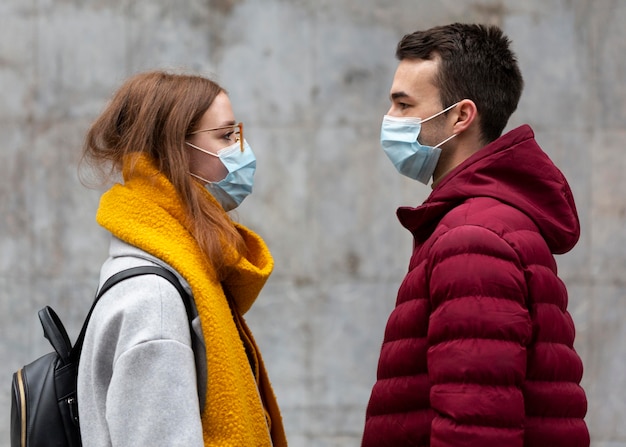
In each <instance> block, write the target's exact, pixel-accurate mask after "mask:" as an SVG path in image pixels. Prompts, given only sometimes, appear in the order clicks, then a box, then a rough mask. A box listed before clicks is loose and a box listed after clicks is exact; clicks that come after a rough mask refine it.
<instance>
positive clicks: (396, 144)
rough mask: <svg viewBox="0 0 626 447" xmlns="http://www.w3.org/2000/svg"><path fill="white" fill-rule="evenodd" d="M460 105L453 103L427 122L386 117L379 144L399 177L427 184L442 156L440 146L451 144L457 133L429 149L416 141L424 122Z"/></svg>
mask: <svg viewBox="0 0 626 447" xmlns="http://www.w3.org/2000/svg"><path fill="white" fill-rule="evenodd" d="M457 104H458V103H456V104H452V105H451V106H450V107H448V108H446V109H444V110H442V111H441V112H439V113H436V114H434V115H433V116H431V117H429V118H426V119H420V118H413V117H406V118H405V117H402V118H400V117H395V116H390V115H385V116H384V117H383V124H382V127H381V131H380V143H381V145H382V147H383V150H384V151H385V153H386V154H387V157H389V159H390V160H391V162H392V163H393V165H394V166H395V167H396V169H397V170H398V172H399V173H400V174H402V175H406V176H407V177H409V178H412V179H413V180H417V181H418V182H421V183H423V184H425V185H426V184H427V183H428V181H429V180H430V178H431V177H432V176H433V173H434V172H435V168H436V167H437V162H438V161H439V156H440V155H441V149H440V148H439V146H441V145H442V144H444V143H446V142H448V141H450V140H451V139H452V138H454V137H455V136H456V134H453V135H452V136H451V137H449V138H446V139H445V140H443V141H442V142H441V143H439V144H438V145H436V146H426V145H424V144H421V143H420V142H419V141H417V138H418V137H419V134H420V131H421V129H422V123H425V122H426V121H429V120H431V119H433V118H435V117H437V116H439V115H441V114H442V113H445V112H447V111H448V110H450V109H451V108H453V107H454V106H456V105H457Z"/></svg>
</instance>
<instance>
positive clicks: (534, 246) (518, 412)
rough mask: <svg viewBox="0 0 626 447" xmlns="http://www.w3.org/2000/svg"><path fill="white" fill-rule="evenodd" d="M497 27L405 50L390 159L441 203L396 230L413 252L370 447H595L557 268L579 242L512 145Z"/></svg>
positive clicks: (544, 183)
mask: <svg viewBox="0 0 626 447" xmlns="http://www.w3.org/2000/svg"><path fill="white" fill-rule="evenodd" d="M509 45H510V42H509V40H508V38H507V37H506V36H504V35H503V33H502V31H501V30H500V29H499V28H497V27H493V26H482V25H466V24H458V23H457V24H452V25H449V26H442V27H436V28H432V29H429V30H426V31H417V32H415V33H413V34H410V35H407V36H405V37H404V38H403V39H402V40H401V41H400V43H399V44H398V48H397V52H396V56H397V58H398V59H399V61H400V62H399V65H398V67H397V71H396V73H395V76H394V79H393V85H392V87H391V96H390V98H391V108H390V109H389V112H388V115H386V116H385V117H384V119H383V125H382V131H381V143H382V146H383V149H384V151H385V152H386V153H387V155H388V156H389V158H390V159H391V160H392V162H393V163H394V165H395V166H396V168H397V169H398V171H399V172H400V173H402V174H404V175H407V176H409V177H411V178H413V179H416V180H419V181H421V182H423V183H427V182H428V181H429V180H430V178H431V177H432V178H433V191H432V193H431V194H430V196H429V197H428V199H427V200H426V201H425V202H424V203H423V204H422V206H420V207H417V208H409V207H402V208H400V209H398V212H397V215H398V218H399V220H400V222H401V224H402V225H403V226H404V227H406V228H407V229H408V230H409V231H411V233H412V234H413V237H414V250H413V255H412V257H411V260H410V264H409V271H408V273H407V275H406V277H405V279H404V281H403V282H402V284H401V286H400V289H399V291H398V296H397V303H396V308H395V309H394V311H393V312H392V313H391V315H390V317H389V320H388V323H387V328H386V331H385V335H384V342H383V346H382V349H381V354H380V360H379V365H378V380H377V382H376V384H375V385H374V388H373V390H372V394H371V398H370V401H369V405H368V408H367V415H366V423H365V430H364V434H363V442H362V446H363V447H385V446H389V447H403V446H432V447H442V446H471V447H474V446H475V447H518V446H519V447H522V446H525V447H535V446H550V447H561V446H562V447H565V446H567V447H588V446H589V434H588V431H587V427H586V425H585V422H584V420H583V418H584V416H585V413H586V407H587V403H586V398H585V393H584V391H583V390H582V388H581V387H580V385H579V383H580V380H581V377H582V362H581V360H580V358H579V357H578V355H577V354H576V352H575V351H574V348H573V342H574V324H573V321H572V318H571V316H570V314H569V313H568V311H567V309H566V307H567V291H566V289H565V286H564V284H563V282H562V281H561V280H560V279H559V278H558V277H557V269H556V262H555V259H554V256H553V254H560V253H565V252H567V251H569V250H570V249H571V248H572V247H573V246H574V245H575V243H576V242H577V240H578V237H579V233H580V226H579V221H578V216H577V213H576V207H575V205H574V200H573V198H572V193H571V190H570V188H569V186H568V184H567V181H566V180H565V178H564V177H563V174H562V173H561V172H560V171H559V170H558V169H557V168H556V167H555V166H554V164H553V163H552V162H551V161H550V159H549V158H548V156H547V155H546V154H545V153H544V152H543V151H542V150H541V149H540V147H539V146H538V145H537V143H536V142H535V140H534V136H533V132H532V130H531V129H530V127H528V126H521V127H519V128H517V129H514V130H512V131H510V132H509V133H507V134H505V135H503V136H501V134H502V131H503V129H504V127H505V126H506V124H507V121H508V119H509V117H510V115H511V114H512V113H513V112H514V110H515V109H516V108H517V103H518V101H519V97H520V95H521V91H522V87H523V81H522V76H521V74H520V71H519V68H518V65H517V61H516V58H515V56H514V54H513V53H512V51H511V50H510V48H509Z"/></svg>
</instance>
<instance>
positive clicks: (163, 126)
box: [81, 71, 245, 276]
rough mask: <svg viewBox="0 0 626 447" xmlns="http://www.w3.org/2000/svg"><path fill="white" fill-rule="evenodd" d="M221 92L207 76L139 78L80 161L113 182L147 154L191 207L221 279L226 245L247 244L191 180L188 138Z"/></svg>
mask: <svg viewBox="0 0 626 447" xmlns="http://www.w3.org/2000/svg"><path fill="white" fill-rule="evenodd" d="M221 92H224V89H223V88H222V87H221V86H219V85H218V84H217V83H215V82H213V81H212V80H210V79H207V78H205V77H202V76H196V75H188V74H174V73H167V72H163V71H150V72H145V73H139V74H136V75H134V76H133V77H131V78H129V79H128V80H127V81H126V82H124V84H123V85H122V86H121V87H120V88H119V90H117V92H116V93H115V94H114V95H113V98H112V100H111V101H110V103H109V104H108V106H107V107H106V109H105V110H104V112H103V113H102V114H101V115H100V117H99V118H98V119H97V120H96V121H95V122H94V123H93V125H92V126H91V128H90V129H89V131H88V132H87V135H86V138H85V142H84V146H83V155H82V159H81V165H84V164H87V165H89V166H90V167H93V168H95V172H96V173H97V175H98V178H100V179H101V180H102V181H105V182H108V181H109V180H110V179H111V178H112V176H114V175H116V174H118V173H120V172H121V171H122V168H123V164H124V161H125V160H126V159H128V158H131V157H130V156H132V155H133V154H146V155H148V156H149V157H150V158H151V159H152V160H153V161H154V162H155V164H156V166H157V167H158V169H159V171H160V172H161V173H162V174H163V175H165V176H166V177H167V179H168V180H169V181H170V182H171V183H172V184H173V185H174V188H175V189H176V191H177V193H178V195H179V196H180V198H181V199H182V202H183V204H184V206H185V207H186V211H187V215H188V219H189V222H188V223H187V224H188V227H189V228H191V230H190V231H191V232H192V234H193V236H194V238H195V239H196V241H197V242H198V244H199V246H200V247H201V249H202V250H203V252H204V253H205V255H206V257H207V259H208V260H209V261H210V262H211V263H212V264H213V266H214V268H215V270H216V272H218V275H220V272H222V268H223V267H224V261H225V257H224V252H223V245H222V244H224V243H225V244H228V245H230V246H233V247H234V248H235V249H236V250H237V252H238V253H240V254H243V252H244V250H245V244H244V242H243V239H242V237H241V236H240V234H239V232H238V231H237V229H236V228H235V227H234V225H233V222H232V220H231V219H230V217H229V216H228V215H227V214H226V212H224V210H223V209H222V208H221V207H219V206H216V205H215V204H213V203H211V202H210V201H208V200H206V198H205V197H203V195H204V191H202V189H201V188H199V185H198V184H197V181H196V180H194V179H193V178H192V177H191V176H190V175H189V173H188V171H189V151H188V150H187V149H186V148H185V137H186V136H187V135H188V134H189V133H190V132H192V131H193V130H196V126H197V125H198V123H199V121H200V119H201V118H202V115H203V114H204V112H205V111H206V110H207V109H208V108H209V107H210V106H211V104H212V103H213V100H214V99H215V97H216V96H217V95H218V94H220V93H221ZM131 169H132V168H131ZM220 276H221V275H220Z"/></svg>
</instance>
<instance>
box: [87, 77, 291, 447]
mask: <svg viewBox="0 0 626 447" xmlns="http://www.w3.org/2000/svg"><path fill="white" fill-rule="evenodd" d="M83 161H84V162H87V163H89V165H91V166H93V167H95V168H97V169H98V170H99V172H100V173H102V174H106V177H105V178H111V176H113V175H115V174H118V173H120V174H122V177H123V183H120V184H115V185H114V186H113V187H112V188H111V189H110V190H108V191H107V192H106V193H105V194H104V195H103V196H102V199H101V201H100V206H99V209H98V213H97V221H98V223H99V224H100V225H102V226H103V227H104V228H105V229H106V230H108V231H109V232H111V234H112V241H111V246H110V253H109V258H108V259H107V260H106V262H105V263H104V265H103V267H102V271H101V278H100V284H101V285H102V284H103V283H104V282H105V281H106V279H107V278H109V277H111V276H112V275H113V274H115V273H117V272H119V271H122V270H125V269H128V268H130V267H135V266H143V265H157V266H162V267H165V268H166V269H169V270H171V271H172V272H174V273H175V274H176V275H177V276H178V277H179V279H180V280H181V282H182V284H183V285H184V287H185V288H187V289H188V290H189V291H190V292H191V294H192V296H193V298H194V301H195V304H196V307H197V309H198V313H199V316H200V321H201V333H202V335H203V338H204V341H205V344H206V353H204V352H203V353H202V354H203V355H202V356H201V357H205V358H206V365H200V367H201V368H202V367H203V366H206V376H207V381H206V387H198V386H197V385H196V364H195V362H194V352H193V350H192V345H191V335H190V329H189V322H188V320H187V314H186V312H185V307H184V304H183V301H182V299H181V296H180V294H179V293H178V292H177V291H176V289H175V288H174V286H172V285H171V284H170V283H169V282H168V281H166V280H164V279H163V278H161V277H159V276H156V275H146V276H139V277H134V278H130V279H126V280H124V281H122V282H120V283H118V284H117V285H115V286H113V287H112V288H111V289H110V290H109V291H107V292H106V293H105V294H104V295H103V296H102V298H101V300H100V301H99V302H98V305H97V306H96V307H95V310H94V313H93V315H92V317H91V320H90V322H89V326H88V329H87V333H86V337H85V341H84V345H83V351H82V356H81V361H80V367H79V373H78V401H79V415H80V425H81V436H82V439H83V445H86V446H115V445H124V446H131V445H132V446H147V445H150V446H158V445H162V446H174V445H181V446H200V445H207V446H208V445H220V446H272V445H273V446H274V447H276V446H286V445H287V443H286V440H285V435H284V431H283V427H282V421H281V416H280V412H279V409H278V406H277V403H276V399H275V397H274V394H273V392H272V389H271V386H270V383H269V380H268V378H267V374H266V371H265V368H264V366H263V361H262V359H261V355H260V353H259V351H258V349H257V346H256V344H255V342H254V339H253V338H252V336H251V334H250V332H249V330H248V328H247V327H246V324H245V322H244V320H243V318H242V315H243V314H245V312H246V311H247V310H248V309H250V307H251V306H252V304H253V302H254V301H255V299H256V297H257V295H258V294H259V292H260V290H261V288H262V286H263V284H264V283H265V281H266V279H267V278H268V276H269V274H270V273H271V270H272V268H273V260H272V257H271V254H270V252H269V251H268V249H267V247H266V245H265V243H264V242H263V240H262V239H261V238H260V237H259V236H258V235H256V234H255V233H253V232H252V231H250V230H248V229H247V228H245V227H243V226H242V225H239V224H237V223H235V222H233V221H232V220H231V219H230V218H229V216H228V215H227V211H229V210H231V209H233V208H234V207H236V206H237V205H239V203H241V201H242V200H243V199H244V198H245V196H246V195H247V194H249V193H250V192H251V189H252V180H253V174H254V168H255V164H256V162H255V158H254V154H253V153H252V150H251V149H250V146H249V145H248V144H247V142H246V141H245V140H244V139H243V125H242V124H237V122H236V121H235V118H234V114H233V111H232V107H231V104H230V100H229V98H228V96H227V94H226V92H225V91H224V90H223V89H222V88H221V87H220V86H219V85H217V84H216V83H214V82H213V81H211V80H208V79H206V78H203V77H200V76H190V75H181V74H170V73H165V72H160V71H155V72H148V73H141V74H138V75H136V76H134V77H132V78H130V79H129V80H128V81H127V82H126V83H124V85H123V86H122V87H121V88H120V89H119V90H118V91H117V93H116V94H115V95H114V97H113V99H112V101H111V102H110V104H109V105H108V107H107V108H106V109H105V111H104V112H103V113H102V115H101V116H100V117H99V118H98V119H97V120H96V122H95V123H94V124H93V126H92V127H91V129H90V130H89V132H88V134H87V137H86V141H85V145H84V152H83ZM204 354H206V355H204ZM202 388H206V392H205V395H204V399H202V398H200V399H199V396H198V390H199V389H200V390H201V389H202ZM203 400H204V401H205V404H204V405H203V408H201V405H200V402H201V401H203Z"/></svg>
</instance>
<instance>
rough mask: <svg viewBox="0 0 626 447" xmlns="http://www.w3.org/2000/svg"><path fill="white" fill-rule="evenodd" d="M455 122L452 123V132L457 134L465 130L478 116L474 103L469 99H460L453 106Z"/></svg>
mask: <svg viewBox="0 0 626 447" xmlns="http://www.w3.org/2000/svg"><path fill="white" fill-rule="evenodd" d="M454 110H455V112H456V122H455V123H454V133H455V134H459V133H461V132H463V131H465V130H467V129H468V128H469V127H470V126H471V125H472V123H474V121H475V120H476V117H477V116H478V110H477V109H476V104H474V101H472V100H471V99H462V100H461V101H459V103H458V104H457V106H456V107H455V109H454Z"/></svg>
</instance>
